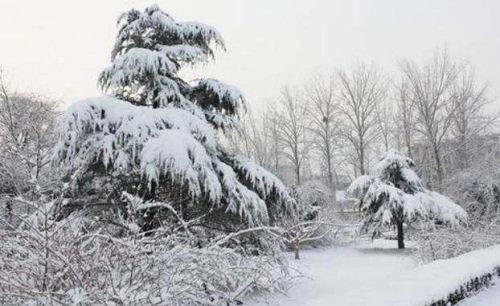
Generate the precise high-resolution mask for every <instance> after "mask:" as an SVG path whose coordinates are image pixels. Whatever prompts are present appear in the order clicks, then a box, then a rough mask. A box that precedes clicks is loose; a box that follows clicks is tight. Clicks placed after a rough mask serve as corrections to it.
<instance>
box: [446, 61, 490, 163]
mask: <svg viewBox="0 0 500 306" xmlns="http://www.w3.org/2000/svg"><path fill="white" fill-rule="evenodd" d="M452 90H453V100H452V101H453V109H454V113H453V116H452V127H451V132H452V136H453V137H454V138H455V140H456V143H457V145H456V150H457V152H456V153H457V154H456V156H457V164H458V167H459V169H465V168H467V167H468V166H469V165H470V159H471V153H472V152H471V148H470V147H471V144H472V142H474V140H476V139H477V137H478V136H481V134H483V132H485V131H486V130H487V128H488V127H489V126H491V124H492V123H493V122H494V120H495V118H494V117H491V116H487V115H486V114H485V110H484V107H485V106H486V105H487V103H488V100H487V97H486V86H480V87H478V86H477V84H476V80H475V77H474V72H473V71H472V68H471V67H466V69H463V70H462V73H461V74H460V75H459V76H458V77H457V80H456V82H455V83H454V85H453V89H452Z"/></svg>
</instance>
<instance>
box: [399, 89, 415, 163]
mask: <svg viewBox="0 0 500 306" xmlns="http://www.w3.org/2000/svg"><path fill="white" fill-rule="evenodd" d="M408 94H409V93H408V83H406V82H405V81H404V80H403V81H401V83H400V84H399V85H398V86H397V87H396V90H395V97H394V98H395V100H396V104H397V115H396V119H397V124H396V126H395V127H397V130H396V133H398V135H401V134H402V138H403V142H404V146H405V149H406V155H407V156H408V157H410V158H413V155H412V146H413V132H414V123H415V114H414V110H415V108H414V104H413V103H412V101H411V99H410V97H409V96H408Z"/></svg>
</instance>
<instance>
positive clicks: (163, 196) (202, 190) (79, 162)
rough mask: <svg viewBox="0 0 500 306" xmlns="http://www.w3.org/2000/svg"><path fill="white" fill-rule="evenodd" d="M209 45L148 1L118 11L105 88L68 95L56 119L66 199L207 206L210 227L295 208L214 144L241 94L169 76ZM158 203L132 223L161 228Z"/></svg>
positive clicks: (266, 176) (201, 33)
mask: <svg viewBox="0 0 500 306" xmlns="http://www.w3.org/2000/svg"><path fill="white" fill-rule="evenodd" d="M217 46H218V47H221V48H222V49H223V48H224V42H223V40H222V37H221V36H220V34H219V32H218V31H217V30H216V29H214V28H213V27H210V26H207V25H204V24H201V23H193V22H178V21H176V20H174V19H173V18H172V17H171V16H170V15H168V14H167V13H165V12H163V11H161V10H160V9H159V8H158V7H157V6H155V5H153V6H151V7H148V8H146V9H145V10H144V12H140V11H137V10H130V11H128V12H126V13H124V14H123V15H122V16H121V17H120V18H119V31H118V35H117V38H116V43H115V46H114V49H113V52H112V63H111V66H110V67H108V68H107V69H105V70H104V71H103V72H102V73H101V75H100V78H99V84H100V86H101V88H102V89H103V90H105V91H106V92H107V93H109V94H110V95H111V96H104V97H100V98H94V99H87V100H84V101H80V102H77V103H75V104H73V105H72V106H70V107H69V108H68V110H67V111H66V113H65V114H64V115H63V116H62V117H61V119H60V121H59V125H58V129H57V140H58V141H57V144H56V147H55V155H54V161H56V162H58V163H59V164H61V165H63V166H64V167H67V170H68V171H67V172H68V177H70V178H71V179H72V180H73V182H74V184H72V190H71V192H70V193H69V195H68V197H69V198H70V199H69V201H67V203H68V204H70V206H66V207H78V206H79V205H74V204H75V203H76V204H80V206H89V205H95V204H96V203H106V202H107V203H109V206H112V207H114V208H115V209H117V210H122V211H123V209H124V208H125V207H126V205H125V203H123V201H122V198H121V195H122V192H123V191H126V192H128V193H130V194H134V195H137V196H139V197H141V198H142V199H143V202H144V203H146V202H147V201H149V200H159V201H161V202H164V203H170V205H172V206H173V207H175V209H177V210H179V211H180V213H181V214H182V215H183V217H188V218H191V217H196V216H198V215H202V214H209V215H210V216H211V218H206V219H205V221H207V220H211V221H213V222H214V223H215V224H210V225H211V226H215V227H217V228H219V229H221V228H222V227H224V226H228V225H229V224H232V225H233V227H236V225H239V224H241V223H243V224H244V225H246V226H255V225H262V224H268V223H273V222H274V221H276V220H278V219H280V218H281V216H283V215H289V214H291V215H293V214H294V213H295V209H296V207H295V202H294V200H293V199H292V198H291V197H290V196H289V194H288V192H287V190H286V187H285V186H284V185H283V183H282V182H281V181H280V180H279V179H278V178H277V177H275V176H274V175H273V174H271V173H270V172H268V171H266V170H265V169H263V168H262V167H260V166H258V165H257V164H255V163H253V162H252V161H250V160H247V159H245V158H243V157H240V156H235V155H231V154H228V153H227V152H225V150H224V149H223V148H222V146H221V145H220V144H219V141H218V138H219V136H223V134H224V132H225V131H228V130H231V129H233V128H234V127H235V124H236V123H237V119H238V114H239V113H241V112H242V111H243V110H244V109H245V101H244V98H243V96H242V94H241V92H240V91H239V90H238V89H237V88H235V87H234V86H232V85H228V84H226V83H224V82H221V81H217V80H214V79H198V80H194V81H192V82H188V81H185V80H183V79H182V78H181V77H180V76H179V70H180V69H182V68H183V67H189V66H192V65H197V64H200V63H206V62H207V61H209V60H210V59H212V58H213V57H214V48H215V47H217ZM217 131H221V132H222V133H217ZM163 210H164V207H149V208H148V209H146V210H145V211H144V215H143V219H144V220H143V222H142V225H141V228H142V229H143V230H150V229H154V228H155V227H158V226H161V224H162V222H163V216H164V215H165V214H164V213H163ZM71 211H72V210H71V209H69V210H66V211H65V212H64V214H65V215H67V214H68V213H71Z"/></svg>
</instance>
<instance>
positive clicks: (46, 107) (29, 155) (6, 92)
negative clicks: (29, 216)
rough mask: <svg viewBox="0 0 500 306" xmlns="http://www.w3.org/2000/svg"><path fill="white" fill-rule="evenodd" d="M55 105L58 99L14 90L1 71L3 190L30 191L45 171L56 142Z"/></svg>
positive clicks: (0, 167)
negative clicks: (54, 100) (54, 99)
mask: <svg viewBox="0 0 500 306" xmlns="http://www.w3.org/2000/svg"><path fill="white" fill-rule="evenodd" d="M56 106H57V104H56V103H55V102H53V101H49V100H48V99H45V98H43V97H39V96H36V95H34V94H27V93H16V92H13V91H11V90H10V89H9V88H8V86H7V84H6V82H5V80H4V79H3V76H2V75H1V72H0V181H1V182H2V183H1V185H2V187H1V188H2V189H3V190H2V192H5V193H9V194H11V195H21V194H24V193H27V192H28V191H29V190H30V189H32V188H33V183H34V182H35V181H37V180H38V179H39V178H40V177H41V176H43V175H44V174H46V173H44V171H46V170H47V165H48V163H49V161H50V154H51V152H50V150H51V149H52V146H53V145H54V133H53V129H54V124H55V118H56V115H57V112H56ZM29 182H31V184H29Z"/></svg>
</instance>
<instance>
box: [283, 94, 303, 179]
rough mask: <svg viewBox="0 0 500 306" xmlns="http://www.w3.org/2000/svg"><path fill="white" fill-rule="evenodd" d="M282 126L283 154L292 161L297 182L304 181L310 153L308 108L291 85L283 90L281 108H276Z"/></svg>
mask: <svg viewBox="0 0 500 306" xmlns="http://www.w3.org/2000/svg"><path fill="white" fill-rule="evenodd" d="M276 113H277V115H278V118H277V119H278V122H279V125H280V128H279V130H278V132H279V139H280V142H281V144H282V146H283V155H284V156H285V157H286V158H287V159H288V160H289V161H290V162H291V164H292V166H293V169H294V174H295V182H296V183H297V184H298V185H300V183H301V182H302V166H303V164H304V162H305V160H306V158H307V154H308V150H309V147H308V141H307V128H308V123H307V119H308V118H307V110H306V107H305V105H304V103H303V100H302V98H301V96H300V93H299V92H298V91H297V90H292V89H290V88H289V87H285V88H283V90H282V91H281V98H280V108H279V110H276Z"/></svg>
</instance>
